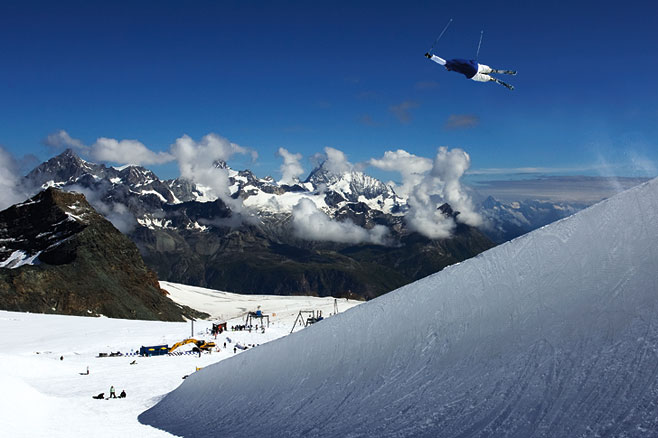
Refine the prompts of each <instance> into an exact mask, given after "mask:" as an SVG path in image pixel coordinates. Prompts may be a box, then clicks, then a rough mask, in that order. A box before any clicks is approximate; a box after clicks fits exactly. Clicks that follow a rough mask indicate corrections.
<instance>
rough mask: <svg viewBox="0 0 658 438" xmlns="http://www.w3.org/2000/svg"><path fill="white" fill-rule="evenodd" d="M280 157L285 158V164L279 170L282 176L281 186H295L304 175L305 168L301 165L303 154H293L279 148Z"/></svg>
mask: <svg viewBox="0 0 658 438" xmlns="http://www.w3.org/2000/svg"><path fill="white" fill-rule="evenodd" d="M278 155H279V156H280V157H281V158H283V164H282V165H281V167H280V168H279V169H280V170H281V175H282V176H281V181H279V184H294V183H295V182H296V180H297V179H298V178H299V175H301V174H302V173H304V168H303V167H302V166H301V164H299V161H300V160H301V159H302V154H293V153H291V152H288V150H287V149H286V148H279V150H278Z"/></svg>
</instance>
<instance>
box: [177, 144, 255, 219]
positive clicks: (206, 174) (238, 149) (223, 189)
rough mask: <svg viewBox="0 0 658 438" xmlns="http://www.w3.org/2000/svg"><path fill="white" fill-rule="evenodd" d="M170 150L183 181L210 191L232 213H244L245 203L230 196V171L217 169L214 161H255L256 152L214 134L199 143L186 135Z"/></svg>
mask: <svg viewBox="0 0 658 438" xmlns="http://www.w3.org/2000/svg"><path fill="white" fill-rule="evenodd" d="M170 151H171V154H172V155H173V156H174V157H175V159H176V161H177V162H178V168H179V170H180V174H181V176H182V177H183V178H185V179H188V180H190V181H193V182H195V183H197V184H200V185H203V186H205V187H208V188H210V190H211V192H212V194H213V195H214V196H217V197H219V198H221V199H222V201H224V202H225V203H226V204H228V205H229V207H230V208H231V209H232V210H234V211H238V212H240V211H242V210H243V206H242V203H241V202H240V201H239V200H235V199H233V198H231V196H230V191H229V175H228V170H227V169H223V168H218V167H216V166H215V162H216V161H218V160H222V161H226V160H228V159H229V158H231V157H232V156H233V155H235V154H243V155H251V157H252V158H254V157H256V156H257V154H255V151H252V150H251V149H249V148H245V147H242V146H240V145H238V144H235V143H232V142H230V141H228V140H227V139H225V138H223V137H220V136H219V135H217V134H212V133H211V134H208V135H206V136H204V137H203V138H202V139H201V141H199V142H196V141H194V140H193V139H192V138H191V137H189V136H187V135H183V136H182V137H180V138H178V139H176V142H175V143H174V144H172V145H171V149H170Z"/></svg>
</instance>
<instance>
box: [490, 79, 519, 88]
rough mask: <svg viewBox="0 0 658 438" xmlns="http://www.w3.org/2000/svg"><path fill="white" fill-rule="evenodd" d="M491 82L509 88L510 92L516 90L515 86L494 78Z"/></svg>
mask: <svg viewBox="0 0 658 438" xmlns="http://www.w3.org/2000/svg"><path fill="white" fill-rule="evenodd" d="M491 80H493V81H494V82H495V83H497V84H500V85H502V86H503V87H507V88H508V89H510V90H513V89H514V85H510V84H508V83H506V82H503V81H501V80H500V79H496V78H494V77H493V76H492V77H491Z"/></svg>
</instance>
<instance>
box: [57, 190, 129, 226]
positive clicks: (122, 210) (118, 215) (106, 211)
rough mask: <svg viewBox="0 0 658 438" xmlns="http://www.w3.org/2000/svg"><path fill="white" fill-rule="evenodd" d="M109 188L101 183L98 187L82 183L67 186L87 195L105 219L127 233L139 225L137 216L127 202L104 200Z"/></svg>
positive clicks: (90, 202)
mask: <svg viewBox="0 0 658 438" xmlns="http://www.w3.org/2000/svg"><path fill="white" fill-rule="evenodd" d="M107 188H108V187H107V186H106V185H101V186H100V187H98V188H97V189H94V188H91V187H84V186H81V185H72V186H70V187H67V188H66V190H67V191H72V192H78V193H82V194H83V195H85V198H86V199H87V202H89V204H90V205H91V206H92V207H94V209H95V210H96V211H97V212H99V213H100V214H102V215H103V216H104V217H105V219H107V220H108V221H110V222H111V223H112V225H114V226H115V227H116V228H117V229H118V230H119V231H121V232H122V233H125V234H127V233H129V232H131V231H132V230H133V229H134V228H135V226H136V225H137V219H135V216H134V215H133V214H132V213H131V211H130V209H129V208H128V207H127V206H126V205H125V204H122V203H119V202H105V201H103V198H104V197H105V195H106V194H107Z"/></svg>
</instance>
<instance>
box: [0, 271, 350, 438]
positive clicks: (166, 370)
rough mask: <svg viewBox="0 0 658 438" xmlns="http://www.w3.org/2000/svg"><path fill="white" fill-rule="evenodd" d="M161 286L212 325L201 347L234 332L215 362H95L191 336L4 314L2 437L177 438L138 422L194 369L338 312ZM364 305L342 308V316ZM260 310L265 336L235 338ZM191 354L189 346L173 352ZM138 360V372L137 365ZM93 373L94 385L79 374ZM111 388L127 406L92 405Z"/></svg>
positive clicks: (157, 328)
mask: <svg viewBox="0 0 658 438" xmlns="http://www.w3.org/2000/svg"><path fill="white" fill-rule="evenodd" d="M161 286H162V287H163V288H164V289H166V290H168V291H170V293H171V297H172V298H173V299H174V300H175V301H177V302H179V303H181V304H185V305H188V306H190V307H193V308H196V309H199V310H203V311H205V312H207V313H210V314H211V315H213V316H214V317H215V318H214V319H211V320H210V321H196V322H195V323H194V334H195V338H197V339H206V340H214V338H213V337H212V336H211V335H210V334H208V333H207V332H206V331H207V329H210V328H211V326H212V322H216V321H217V320H220V319H221V320H222V321H228V327H229V331H228V332H224V333H223V334H222V335H219V336H218V337H217V340H216V341H215V342H216V343H217V345H218V347H219V348H220V351H219V352H218V351H216V350H214V351H213V352H212V353H211V354H203V355H202V356H201V357H199V356H198V355H197V354H182V355H176V356H160V357H150V358H142V357H135V356H124V357H102V358H99V357H97V356H98V355H99V353H108V354H109V353H111V352H117V351H119V352H121V353H124V354H125V353H130V352H131V351H134V350H138V349H139V348H140V347H141V346H142V345H144V346H151V345H162V344H168V345H169V346H172V345H173V344H174V343H176V342H178V341H181V340H183V339H186V338H188V337H189V336H190V334H191V324H190V323H189V322H188V323H168V322H152V321H129V320H121V319H110V318H85V317H74V316H61V315H40V314H29V313H17V312H6V311H0V333H1V334H2V337H1V338H0V388H1V390H2V397H0V436H1V437H7V438H14V437H30V438H35V437H50V438H58V437H94V438H100V437H114V438H116V437H117V436H118V437H140V438H141V437H171V436H172V435H171V434H169V433H167V432H164V431H161V430H159V429H156V428H153V427H150V426H147V425H143V424H140V423H139V422H138V421H137V416H138V415H139V414H140V413H141V412H143V411H144V410H146V409H148V408H150V407H151V406H153V405H154V404H155V403H156V402H157V401H158V400H159V399H160V398H162V397H163V396H164V395H165V394H166V393H168V392H170V391H172V390H173V389H175V388H176V387H177V386H178V385H180V384H181V383H182V382H184V380H183V379H182V377H183V376H185V375H193V374H194V373H195V371H196V368H197V367H200V368H203V367H207V366H209V365H211V364H213V363H216V362H218V361H221V360H224V359H229V358H233V356H240V355H242V354H244V353H245V352H247V351H250V350H249V349H248V350H246V351H242V350H237V353H234V352H233V347H234V345H235V344H237V343H239V344H240V345H247V346H249V345H257V344H261V345H260V346H256V347H254V348H255V349H256V350H257V349H258V348H262V347H263V345H262V344H263V343H266V342H268V341H271V340H273V339H276V338H278V337H281V336H285V335H287V334H289V333H290V330H291V328H292V326H293V323H294V321H295V317H296V316H297V313H298V312H299V311H300V310H307V309H308V310H310V309H312V310H316V309H320V310H322V311H323V314H324V315H325V317H326V316H329V314H330V313H332V312H333V311H334V300H333V299H332V298H313V297H277V296H255V295H237V294H231V293H227V292H218V291H212V290H208V289H203V288H198V287H190V286H183V285H178V284H174V283H167V282H162V283H161ZM358 303H359V302H358V301H346V300H344V299H343V300H340V299H339V300H337V305H338V311H339V312H342V311H345V310H347V309H349V308H351V307H353V306H355V305H357V304H358ZM259 305H260V306H261V310H262V311H263V313H266V314H269V315H270V321H271V323H270V327H269V328H267V327H266V329H265V333H261V331H260V330H259V331H258V332H256V331H253V332H251V333H249V332H247V331H241V332H231V331H230V327H231V326H232V325H238V324H244V318H243V317H242V315H244V314H245V312H246V311H248V310H256V309H257V307H258V306H259ZM275 314H276V315H275ZM329 319H330V318H329ZM295 330H299V326H298V327H297V328H296V329H295ZM303 330H306V329H303ZM227 337H229V338H231V341H232V342H228V341H227V339H226V338H227ZM224 342H227V348H226V349H224V347H223V343H224ZM189 350H190V345H189V344H188V345H187V346H184V347H181V348H179V349H178V350H176V351H177V352H184V351H189ZM60 357H63V360H60ZM133 360H135V361H136V362H137V363H136V364H134V365H131V364H130V363H131V362H132V361H133ZM87 367H89V375H86V374H81V373H86V371H87ZM110 385H114V387H115V389H116V394H117V396H118V395H119V393H120V392H121V391H122V390H125V391H126V394H127V397H126V398H125V399H117V400H114V399H111V400H94V399H92V396H94V395H97V394H99V393H101V392H103V393H105V397H109V395H110V394H109V392H110Z"/></svg>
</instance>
